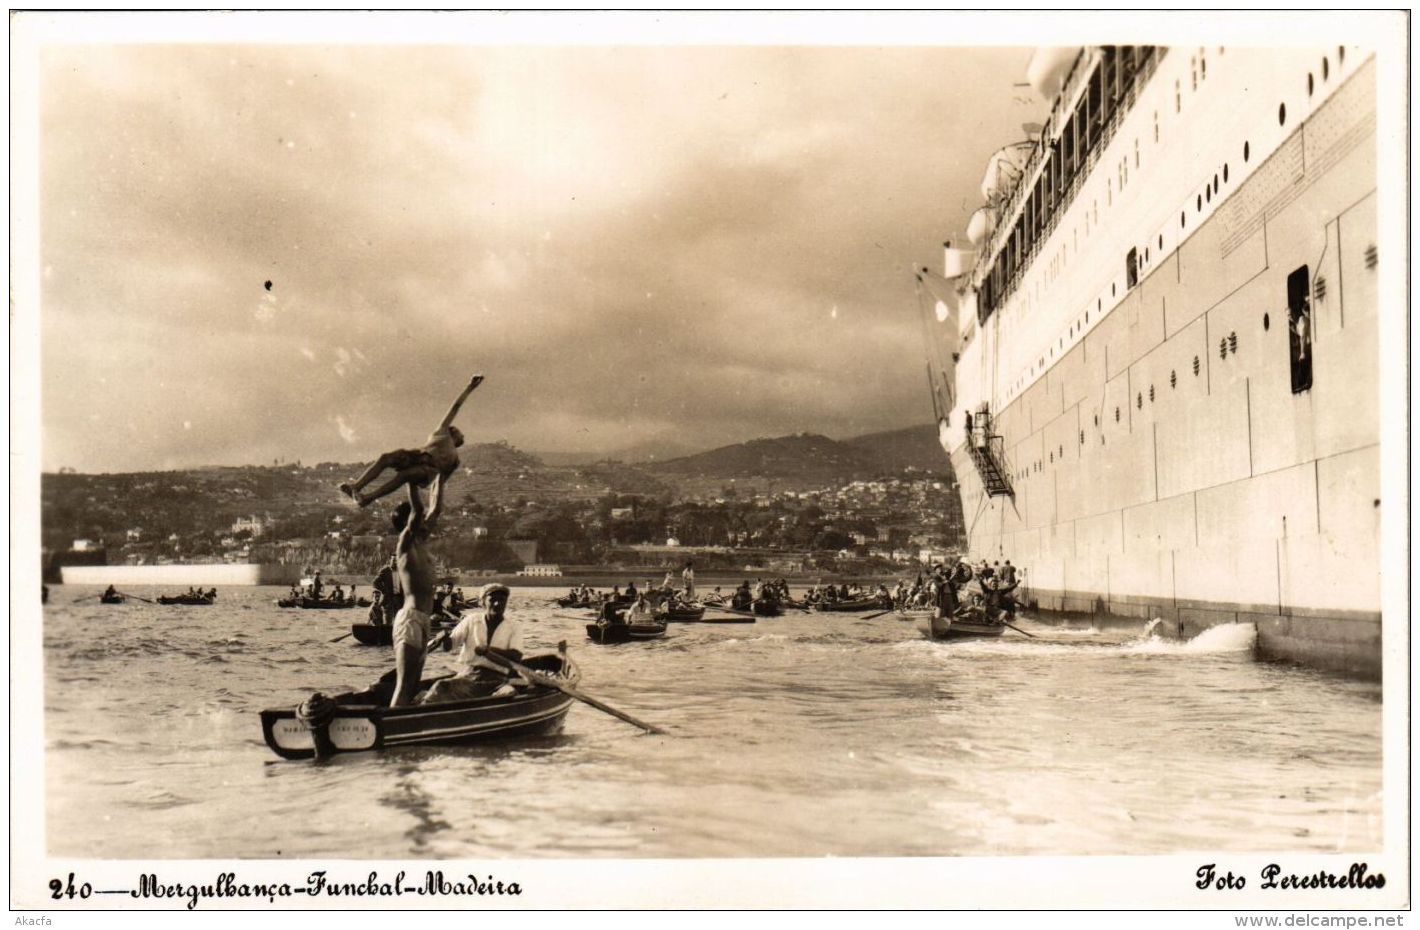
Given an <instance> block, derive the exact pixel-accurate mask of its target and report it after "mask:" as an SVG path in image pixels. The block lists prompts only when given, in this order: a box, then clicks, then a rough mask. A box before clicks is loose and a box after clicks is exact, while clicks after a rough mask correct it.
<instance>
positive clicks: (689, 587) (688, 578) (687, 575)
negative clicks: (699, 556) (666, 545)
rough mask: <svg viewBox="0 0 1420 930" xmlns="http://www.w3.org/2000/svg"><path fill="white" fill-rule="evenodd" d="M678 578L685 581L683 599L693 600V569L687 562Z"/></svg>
mask: <svg viewBox="0 0 1420 930" xmlns="http://www.w3.org/2000/svg"><path fill="white" fill-rule="evenodd" d="M680 577H681V578H682V579H684V581H685V599H686V600H687V601H693V600H695V567H694V566H693V565H691V564H690V562H689V561H687V562H686V563H685V571H683V572H681V573H680Z"/></svg>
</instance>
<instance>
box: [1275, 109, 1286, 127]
mask: <svg viewBox="0 0 1420 930" xmlns="http://www.w3.org/2000/svg"><path fill="white" fill-rule="evenodd" d="M1277 125H1278V126H1285V125H1287V105H1286V104H1285V103H1279V104H1278V105H1277Z"/></svg>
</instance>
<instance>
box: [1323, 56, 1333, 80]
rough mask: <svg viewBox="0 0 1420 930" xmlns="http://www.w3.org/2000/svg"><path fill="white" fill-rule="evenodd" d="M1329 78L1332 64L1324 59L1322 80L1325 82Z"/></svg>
mask: <svg viewBox="0 0 1420 930" xmlns="http://www.w3.org/2000/svg"><path fill="white" fill-rule="evenodd" d="M1329 77H1331V62H1329V61H1327V60H1326V59H1325V58H1323V59H1322V60H1321V79H1322V80H1323V81H1325V80H1326V79H1327V78H1329Z"/></svg>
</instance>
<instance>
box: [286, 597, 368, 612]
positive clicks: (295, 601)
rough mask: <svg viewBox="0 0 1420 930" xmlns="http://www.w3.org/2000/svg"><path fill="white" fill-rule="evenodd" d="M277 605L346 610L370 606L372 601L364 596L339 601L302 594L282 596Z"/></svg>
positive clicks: (309, 608) (304, 608) (307, 608)
mask: <svg viewBox="0 0 1420 930" xmlns="http://www.w3.org/2000/svg"><path fill="white" fill-rule="evenodd" d="M276 606H277V607H291V608H296V607H299V608H300V609H302V610H345V609H346V608H349V607H369V606H370V602H369V601H368V600H366V599H365V598H363V597H362V598H360V599H359V600H358V601H350V600H344V599H342V600H338V601H337V600H332V599H330V598H324V597H320V598H316V597H307V596H305V595H302V596H301V597H283V598H280V599H278V600H277V601H276Z"/></svg>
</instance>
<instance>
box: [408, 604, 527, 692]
mask: <svg viewBox="0 0 1420 930" xmlns="http://www.w3.org/2000/svg"><path fill="white" fill-rule="evenodd" d="M479 602H480V603H481V604H482V605H483V613H482V614H476V613H474V612H473V611H469V612H468V613H467V614H465V615H464V618H463V619H462V620H460V621H459V624H458V626H456V627H454V628H453V630H451V631H450V632H448V633H446V634H444V637H443V640H442V642H443V646H444V648H445V649H446V650H448V649H452V648H453V647H454V646H458V647H459V657H458V663H459V673H458V674H457V675H455V676H454V677H453V678H445V679H441V680H440V681H436V682H435V683H434V686H433V687H431V688H430V689H429V690H428V691H427V692H425V694H424V696H423V698H422V699H421V703H424V704H433V703H438V702H442V701H463V700H468V699H469V698H475V697H486V696H487V695H489V694H490V693H491V694H511V693H512V683H511V682H510V681H509V680H508V673H507V671H506V670H505V669H504V668H503V667H502V666H501V665H499V664H498V663H496V662H494V661H493V660H491V659H488V658H485V657H484V656H481V655H479V654H478V651H477V650H478V649H479V648H480V647H486V648H487V650H488V651H490V652H494V653H497V654H498V655H502V656H505V657H507V658H509V659H512V660H513V661H515V662H517V661H519V660H521V659H522V657H523V624H522V621H520V620H514V619H512V618H511V617H506V616H504V613H503V612H504V610H506V609H507V606H508V589H507V587H505V586H504V585H501V584H490V585H485V586H484V588H483V592H482V594H481V596H480V597H479ZM517 680H518V681H521V680H522V679H521V678H518V679H517ZM505 689H506V690H505Z"/></svg>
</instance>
